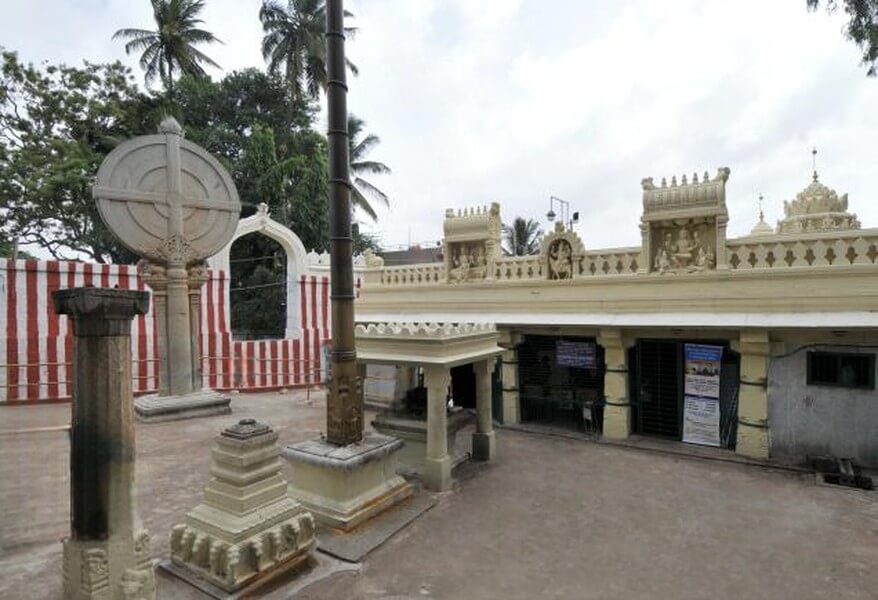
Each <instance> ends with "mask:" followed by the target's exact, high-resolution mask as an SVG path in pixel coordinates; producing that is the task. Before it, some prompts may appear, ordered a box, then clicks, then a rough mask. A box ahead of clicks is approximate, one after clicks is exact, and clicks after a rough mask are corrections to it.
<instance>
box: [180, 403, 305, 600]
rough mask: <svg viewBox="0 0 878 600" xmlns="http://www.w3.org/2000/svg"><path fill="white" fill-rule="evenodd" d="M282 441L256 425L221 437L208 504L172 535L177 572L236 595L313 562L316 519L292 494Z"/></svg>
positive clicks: (250, 423)
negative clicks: (279, 443)
mask: <svg viewBox="0 0 878 600" xmlns="http://www.w3.org/2000/svg"><path fill="white" fill-rule="evenodd" d="M276 442H277V433H275V432H274V431H273V430H272V429H271V428H270V427H269V426H268V425H265V424H262V423H257V422H256V421H255V420H253V419H243V420H241V421H240V422H239V423H238V424H237V425H234V426H232V427H229V428H227V429H225V430H224V431H223V432H222V433H221V434H220V435H218V436H217V437H216V445H215V446H214V448H213V451H212V453H213V460H214V464H213V467H212V468H211V474H212V475H213V477H212V478H211V480H210V483H208V484H207V487H206V488H205V490H204V502H203V503H202V504H199V505H198V506H196V507H195V508H194V509H193V510H192V511H190V512H189V513H188V514H187V515H186V522H185V523H183V524H180V525H177V526H175V527H174V528H173V529H172V531H171V561H172V562H173V564H174V565H175V566H177V567H179V568H182V569H184V570H185V571H188V572H189V573H192V574H194V575H195V576H197V577H199V578H201V579H204V580H206V581H208V582H209V583H211V584H213V585H215V586H217V587H219V588H221V589H222V590H224V591H226V592H229V593H233V592H238V591H241V590H242V589H243V588H245V587H247V588H248V589H252V588H253V587H255V586H256V585H261V584H262V583H265V582H266V581H267V580H268V579H272V578H274V577H275V576H277V575H279V574H281V573H284V572H288V571H289V570H290V569H293V568H295V567H296V566H297V565H299V564H300V563H301V562H302V561H303V560H305V559H307V558H308V553H309V552H310V551H311V550H312V549H313V548H314V546H315V544H316V542H315V538H314V519H313V517H312V516H311V515H310V514H309V513H308V512H307V511H306V510H305V509H304V508H303V507H302V506H301V505H300V504H299V503H298V502H296V501H295V500H293V499H292V498H291V497H290V496H289V495H288V494H287V482H286V481H285V480H284V478H283V476H281V473H280V469H281V462H280V459H279V455H280V449H279V448H278V446H277V444H276ZM171 572H172V573H176V571H175V570H173V569H171Z"/></svg>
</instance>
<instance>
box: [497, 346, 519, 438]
mask: <svg viewBox="0 0 878 600" xmlns="http://www.w3.org/2000/svg"><path fill="white" fill-rule="evenodd" d="M501 367H502V379H503V415H502V422H503V424H504V425H516V424H518V423H520V422H521V404H520V400H519V395H518V350H517V349H516V348H514V347H513V348H509V349H507V350H505V351H504V352H503V354H502V363H501Z"/></svg>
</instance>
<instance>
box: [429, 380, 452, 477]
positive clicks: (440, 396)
mask: <svg viewBox="0 0 878 600" xmlns="http://www.w3.org/2000/svg"><path fill="white" fill-rule="evenodd" d="M450 383H451V372H450V371H449V370H448V368H447V367H444V366H438V365H428V366H425V367H424V387H426V388H427V458H426V459H424V486H425V487H426V488H427V489H430V490H433V491H436V492H441V491H443V490H447V489H448V488H449V487H451V467H452V459H451V456H450V455H449V454H448V430H447V429H448V414H447V411H448V406H447V397H448V385H449V384H450Z"/></svg>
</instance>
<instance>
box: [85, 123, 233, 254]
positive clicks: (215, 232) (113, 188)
mask: <svg viewBox="0 0 878 600" xmlns="http://www.w3.org/2000/svg"><path fill="white" fill-rule="evenodd" d="M159 131H160V132H161V133H159V134H157V135H145V136H140V137H137V138H134V139H131V140H128V141H126V142H123V143H122V144H120V145H119V146H117V147H116V148H115V149H114V150H113V151H112V152H110V154H109V155H108V156H107V157H106V158H105V159H104V162H103V163H101V167H100V169H99V170H98V175H97V182H96V184H95V187H94V190H93V195H94V198H95V201H96V202H97V207H98V212H99V213H100V215H101V218H102V219H103V220H104V223H106V225H107V227H108V228H109V229H110V231H112V232H113V233H114V234H115V235H116V236H117V237H118V238H119V240H120V241H121V242H122V243H123V244H124V245H125V246H126V247H128V248H129V249H131V250H132V251H133V252H136V253H137V254H139V255H141V256H145V257H147V258H149V259H150V260H153V261H156V262H160V263H183V264H188V263H192V262H195V261H198V260H203V259H205V258H207V257H209V256H212V255H214V254H216V253H217V252H218V251H219V250H221V249H222V248H223V247H224V246H225V245H226V244H227V243H228V242H229V240H230V239H231V238H232V236H233V235H234V233H235V227H236V226H237V224H238V216H239V213H240V211H241V203H240V201H239V200H238V192H237V190H236V189H235V184H234V183H233V182H232V178H231V177H230V176H229V173H228V172H227V171H226V169H225V168H223V166H222V165H221V164H220V163H219V161H217V160H216V159H215V158H214V157H213V156H211V155H210V153H209V152H207V150H205V149H204V148H201V147H200V146H198V145H196V144H193V143H192V142H189V141H188V140H185V139H183V136H182V130H181V128H180V126H179V124H177V122H176V121H174V120H173V119H170V118H169V119H166V120H165V121H163V122H162V124H161V126H160V128H159Z"/></svg>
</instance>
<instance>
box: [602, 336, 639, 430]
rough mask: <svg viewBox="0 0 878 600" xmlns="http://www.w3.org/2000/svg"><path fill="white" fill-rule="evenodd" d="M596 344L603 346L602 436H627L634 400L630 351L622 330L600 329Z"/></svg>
mask: <svg viewBox="0 0 878 600" xmlns="http://www.w3.org/2000/svg"><path fill="white" fill-rule="evenodd" d="M597 343H598V344H600V345H601V346H602V347H603V349H604V363H605V364H606V368H607V370H606V374H605V375H604V397H605V398H606V400H605V406H604V427H603V436H604V437H607V438H611V439H625V438H627V437H628V436H629V435H630V434H631V403H630V401H629V399H628V360H627V359H628V353H627V352H626V348H625V343H624V340H623V338H622V330H621V329H617V328H612V329H601V330H600V334H599V336H598V338H597Z"/></svg>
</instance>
